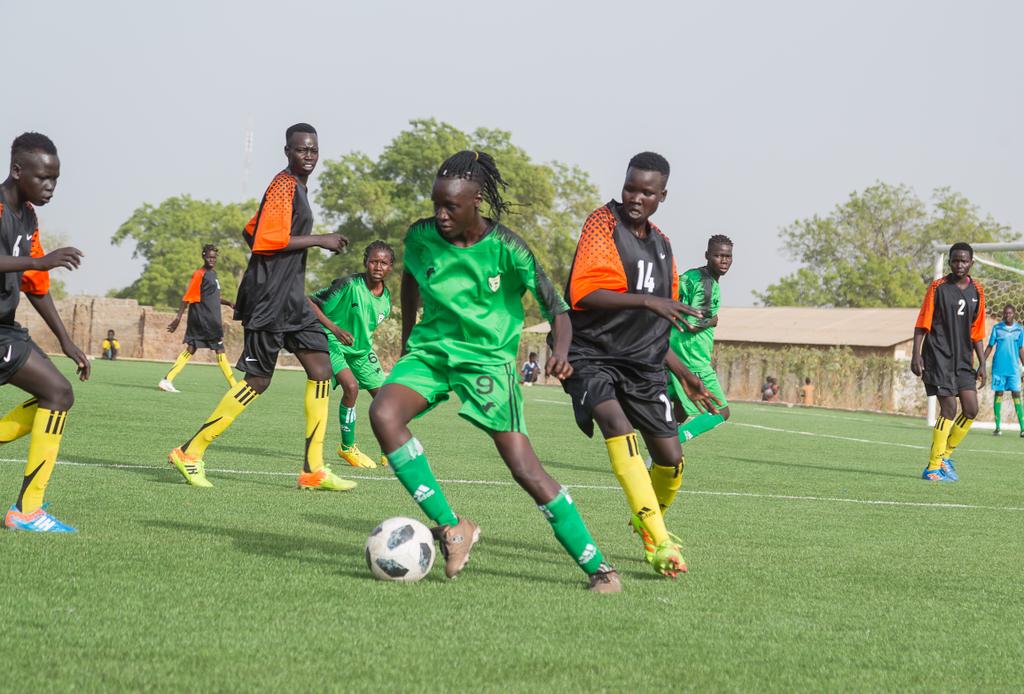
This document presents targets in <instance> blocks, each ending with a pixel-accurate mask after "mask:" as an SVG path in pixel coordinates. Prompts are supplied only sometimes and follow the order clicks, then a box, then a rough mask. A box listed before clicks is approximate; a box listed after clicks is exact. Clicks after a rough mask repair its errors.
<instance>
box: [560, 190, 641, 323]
mask: <svg viewBox="0 0 1024 694" xmlns="http://www.w3.org/2000/svg"><path fill="white" fill-rule="evenodd" d="M614 232H615V216H614V215H613V214H612V212H611V210H609V209H608V208H607V207H602V208H600V209H598V210H596V211H594V212H593V213H591V215H590V216H589V217H587V221H586V222H584V223H583V231H582V232H580V240H579V242H578V243H577V245H576V258H575V259H574V260H573V265H572V276H571V277H570V278H569V303H570V304H571V305H572V307H573V308H574V309H579V308H580V307H579V301H580V299H582V298H584V297H585V296H587V295H588V294H590V293H591V292H593V291H595V290H597V289H608V290H610V291H613V292H623V293H625V292H627V291H629V287H628V286H627V284H626V271H625V269H624V268H623V267H622V258H620V257H619V251H618V249H617V248H616V247H615V238H614Z"/></svg>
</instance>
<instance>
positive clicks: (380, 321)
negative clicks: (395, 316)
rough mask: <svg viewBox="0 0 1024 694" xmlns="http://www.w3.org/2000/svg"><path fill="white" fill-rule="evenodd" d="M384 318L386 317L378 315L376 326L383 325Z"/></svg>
mask: <svg viewBox="0 0 1024 694" xmlns="http://www.w3.org/2000/svg"><path fill="white" fill-rule="evenodd" d="M386 317H387V316H385V315H384V314H383V313H378V314H377V325H380V324H381V323H383V322H384V319H385V318H386Z"/></svg>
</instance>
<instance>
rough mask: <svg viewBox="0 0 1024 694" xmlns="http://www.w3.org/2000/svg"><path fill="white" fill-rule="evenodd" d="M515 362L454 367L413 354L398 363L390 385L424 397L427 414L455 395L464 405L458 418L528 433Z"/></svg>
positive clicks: (485, 426) (489, 428)
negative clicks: (404, 388) (452, 392)
mask: <svg viewBox="0 0 1024 694" xmlns="http://www.w3.org/2000/svg"><path fill="white" fill-rule="evenodd" d="M518 381H519V379H518V375H517V373H516V365H515V362H509V363H508V364H499V365H491V364H459V365H458V366H455V367H453V366H451V365H449V364H448V363H447V361H446V360H444V359H439V358H438V357H435V356H433V355H430V354H424V353H423V352H410V353H409V354H406V355H405V356H404V357H402V358H401V359H399V360H398V363H397V364H395V368H393V369H392V370H391V374H390V375H389V376H388V379H387V381H386V382H387V383H397V384H398V385H402V386H405V387H406V388H409V389H411V390H414V391H416V392H417V393H419V394H420V395H422V396H423V397H424V398H425V399H426V401H427V409H426V410H424V411H423V412H422V413H421V415H422V414H426V413H427V412H429V411H430V410H431V409H433V408H434V407H436V406H437V405H439V404H441V403H442V402H444V401H445V400H447V399H448V394H449V393H450V392H451V391H455V394H456V395H457V396H458V397H459V400H461V401H462V407H461V408H460V409H459V415H460V416H462V417H464V418H465V419H467V420H469V421H470V422H471V423H473V424H475V425H476V426H478V427H480V428H481V429H484V430H486V431H514V432H517V433H520V434H525V433H526V422H525V421H524V419H523V394H522V392H521V391H520V390H519V382H518Z"/></svg>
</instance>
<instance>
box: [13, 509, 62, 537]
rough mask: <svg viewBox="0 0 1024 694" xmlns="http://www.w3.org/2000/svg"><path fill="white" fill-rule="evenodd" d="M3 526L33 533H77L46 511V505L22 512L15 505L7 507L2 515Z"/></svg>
mask: <svg viewBox="0 0 1024 694" xmlns="http://www.w3.org/2000/svg"><path fill="white" fill-rule="evenodd" d="M4 527H5V528H7V529H9V530H28V531H29V532H33V533H77V532H78V531H77V530H76V529H74V528H72V527H71V526H70V525H65V524H64V523H61V522H60V521H59V520H57V519H56V518H54V517H53V516H51V515H50V514H49V513H47V512H46V506H43V507H42V508H37V509H36V510H35V511H33V512H32V513H22V512H21V511H19V510H18V507H17V506H11V507H10V508H9V509H7V515H6V516H4Z"/></svg>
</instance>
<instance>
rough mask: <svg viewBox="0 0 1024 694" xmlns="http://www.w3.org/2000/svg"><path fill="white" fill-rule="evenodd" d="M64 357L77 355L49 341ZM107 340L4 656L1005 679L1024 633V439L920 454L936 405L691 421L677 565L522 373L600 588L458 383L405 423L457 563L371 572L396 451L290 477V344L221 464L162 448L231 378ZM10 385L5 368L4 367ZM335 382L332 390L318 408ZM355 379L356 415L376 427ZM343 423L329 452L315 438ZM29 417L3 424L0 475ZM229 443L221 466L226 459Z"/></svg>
mask: <svg viewBox="0 0 1024 694" xmlns="http://www.w3.org/2000/svg"><path fill="white" fill-rule="evenodd" d="M57 362H58V363H59V364H60V366H61V368H62V369H64V370H65V372H66V373H67V372H69V371H70V369H68V368H67V367H68V360H66V359H63V358H58V359H57ZM166 368H167V365H166V364H154V363H142V362H138V363H132V362H120V363H109V362H96V364H95V367H94V375H93V380H92V381H90V382H89V383H86V384H76V395H77V403H76V405H75V407H74V409H73V410H72V412H71V415H70V416H69V418H68V422H67V428H66V431H65V437H64V445H63V448H62V450H61V456H60V457H61V461H62V462H64V463H66V464H61V465H59V466H58V467H57V469H56V471H55V473H54V477H53V479H52V481H51V484H50V489H49V492H48V495H47V499H48V501H50V502H51V503H52V504H53V510H54V512H55V514H56V515H57V516H58V517H59V518H61V519H62V520H65V521H67V522H69V523H71V524H73V525H75V526H77V527H78V528H79V530H80V532H79V534H78V535H76V536H37V535H30V534H27V533H13V532H4V533H0V554H2V557H3V560H2V562H0V572H2V576H3V586H4V589H3V596H2V598H0V606H2V614H3V617H4V629H5V637H4V639H3V643H4V645H3V662H4V664H5V666H4V670H5V672H4V678H5V681H7V682H8V683H17V687H18V688H19V689H28V688H35V689H44V688H45V689H48V690H51V691H68V690H72V689H77V690H85V691H112V690H140V691H141V690H146V691H185V690H201V691H256V690H260V691H268V690H278V691H424V692H441V691H474V692H478V691H533V692H535V691H601V690H607V691H652V690H663V691H664V690H669V689H695V690H713V691H721V690H733V691H751V690H774V691H792V690H805V691H823V690H833V691H835V690H873V691H876V690H964V689H972V690H1010V689H1016V688H1017V687H1019V686H1020V683H1021V662H1022V661H1024V658H1022V656H1024V645H1022V643H1024V642H1022V639H1021V636H1020V629H1021V624H1024V590H1022V588H1021V585H1022V578H1021V565H1022V558H1024V533H1022V530H1024V500H1022V499H1021V494H1020V490H1021V471H1022V470H1024V440H1021V439H1018V438H1017V437H1015V436H1013V435H1012V433H1013V432H1006V434H1005V435H1004V436H1003V437H1002V438H999V439H996V438H994V437H992V436H991V434H990V433H989V432H986V431H979V432H975V433H973V434H971V435H970V436H968V438H967V440H966V442H965V444H964V445H963V446H962V450H961V453H960V455H959V456H958V460H959V463H960V464H959V467H958V469H959V472H960V475H961V480H962V481H961V482H959V483H957V484H949V485H936V484H932V483H927V482H924V481H922V480H920V479H919V474H920V471H921V468H922V467H923V462H924V459H925V456H926V451H925V450H924V447H925V446H926V445H927V444H928V440H929V429H928V428H927V427H925V426H924V425H923V424H922V422H920V421H914V420H908V419H901V418H897V417H886V416H877V415H868V414H854V413H839V412H829V411H825V410H821V409H811V410H802V409H799V408H792V409H787V408H784V407H769V406H755V405H742V404H737V405H735V406H734V408H733V410H734V414H733V421H732V422H730V423H729V424H727V425H726V426H724V427H722V428H720V429H718V430H716V431H714V432H711V433H710V434H707V435H705V436H704V437H702V438H700V439H698V440H697V441H694V442H692V443H691V444H689V445H688V446H687V447H686V452H687V459H688V465H687V469H686V476H685V479H684V491H683V493H682V494H681V495H680V497H679V499H678V501H677V503H676V505H675V506H674V507H673V509H672V510H671V511H670V512H669V516H668V522H669V526H670V528H671V529H673V530H674V531H675V532H677V533H679V534H680V535H682V537H683V539H684V542H685V545H684V550H685V555H686V558H687V560H688V563H689V566H690V573H689V574H688V575H685V576H683V577H681V578H680V579H679V580H676V581H672V580H668V579H664V578H661V577H658V576H656V575H655V574H654V573H653V572H652V571H651V570H650V569H649V568H648V567H647V566H646V565H645V564H644V563H643V561H642V559H641V551H640V544H639V542H638V541H637V540H636V539H635V537H633V536H632V535H631V534H630V533H629V532H628V530H627V528H626V520H627V515H628V513H627V507H626V503H625V499H624V497H623V495H622V493H621V491H619V490H618V488H617V485H616V482H615V479H614V477H613V476H612V474H611V472H610V470H609V466H608V462H607V457H606V455H605V450H604V446H603V444H602V442H601V441H600V440H588V439H586V438H584V437H583V435H582V434H580V433H579V432H578V431H577V430H576V428H575V426H574V424H573V420H572V415H571V408H570V407H569V406H568V404H567V397H566V396H565V395H564V394H563V393H562V392H561V391H560V390H559V389H557V388H544V387H538V388H532V389H526V390H525V391H524V393H525V398H526V411H527V421H528V424H529V428H530V431H531V433H532V437H533V441H534V445H535V447H536V449H537V451H538V453H539V455H540V457H541V459H542V460H543V461H544V463H545V464H546V465H547V467H548V470H549V471H550V472H551V473H552V474H553V475H554V476H555V477H556V478H557V479H558V480H559V481H561V482H562V483H563V484H567V485H569V486H570V488H571V489H572V490H573V496H574V498H575V499H576V501H577V503H578V505H579V507H580V510H581V512H582V514H583V517H584V519H585V520H586V522H587V523H588V525H589V527H590V529H591V531H592V532H593V533H594V535H595V537H596V539H597V541H598V543H599V544H600V545H601V547H602V549H603V551H604V552H605V554H606V556H607V557H608V558H609V559H610V561H611V562H613V563H614V564H615V565H616V567H617V568H618V569H619V571H620V572H621V574H622V582H623V586H624V592H623V593H622V594H621V595H613V596H601V595H592V594H589V593H588V592H587V591H585V590H584V586H585V578H584V576H583V574H582V573H581V572H580V571H579V570H578V569H577V568H576V566H575V565H574V563H573V562H572V561H571V560H570V559H569V557H567V556H566V555H565V554H564V553H563V552H562V550H561V548H560V547H559V546H558V545H557V544H556V542H555V540H554V538H553V537H552V535H551V533H550V531H549V528H548V525H547V523H546V522H545V520H544V519H543V517H542V516H541V514H540V513H539V512H538V511H537V509H536V508H535V507H534V506H533V505H532V503H531V502H530V499H529V497H528V496H527V495H526V494H525V493H523V492H521V491H520V490H519V489H518V488H517V487H515V486H514V485H513V484H512V483H511V480H510V477H509V476H508V474H507V472H506V471H505V469H504V467H503V465H502V463H501V461H500V459H499V458H498V456H497V455H496V453H495V452H494V449H493V447H492V446H491V444H490V442H489V441H488V440H487V439H486V437H484V436H483V435H482V434H481V433H480V432H478V431H477V430H476V429H474V428H473V427H471V426H470V425H469V424H467V423H465V422H463V421H462V420H460V419H459V418H458V417H457V416H456V407H455V406H452V405H451V404H447V405H445V406H443V407H441V408H439V409H438V410H437V411H436V412H434V413H431V414H430V415H428V416H427V417H426V418H424V419H422V420H420V421H418V422H416V423H415V424H414V431H415V432H416V434H417V435H418V436H419V438H420V439H421V441H422V442H423V444H424V446H425V447H426V450H427V453H428V455H429V457H430V460H431V462H432V464H433V466H434V469H435V471H436V473H437V475H438V477H440V478H441V479H443V480H449V482H448V483H447V484H445V485H444V487H445V490H446V492H447V494H448V495H449V497H450V499H451V501H452V503H453V506H454V507H455V509H456V511H457V512H460V513H464V514H466V515H468V516H470V517H472V518H474V519H476V520H477V521H479V522H480V524H481V526H482V529H483V536H482V539H481V541H480V544H479V545H478V546H477V549H476V550H475V551H474V553H473V558H472V560H471V561H470V563H469V565H468V567H467V568H466V569H465V571H464V572H463V574H462V576H460V577H459V578H458V579H457V580H455V581H446V580H445V579H444V574H443V572H442V571H441V570H440V567H439V566H435V568H434V570H433V571H432V572H431V574H430V575H429V576H428V577H427V578H426V579H425V580H423V581H421V582H419V583H416V584H412V585H401V584H390V583H382V582H378V581H375V580H373V579H372V578H371V577H370V573H369V571H368V570H367V568H366V566H365V564H364V561H363V551H362V550H363V543H364V541H365V538H366V536H367V534H368V533H369V531H370V530H371V529H372V528H373V527H374V525H375V524H376V523H377V522H379V521H380V520H382V519H384V518H387V517H390V516H396V515H408V516H413V517H420V516H419V513H418V509H417V508H416V506H415V505H414V504H413V502H412V500H411V499H410V498H409V497H408V496H407V494H406V493H405V492H404V491H403V490H402V489H401V487H400V486H399V485H398V483H397V482H396V481H395V480H394V479H393V476H392V475H391V473H390V471H389V470H386V469H384V470H366V471H357V470H353V469H351V468H347V467H346V468H342V467H341V465H340V464H336V465H335V469H336V470H338V471H340V472H341V473H342V474H343V475H345V476H347V477H351V478H355V479H358V480H359V481H360V485H359V488H358V489H357V490H355V491H354V492H351V493H343V494H342V493H336V494H330V493H302V492H299V491H297V490H296V489H295V474H296V472H297V470H298V467H299V464H300V461H301V457H300V456H301V450H302V428H303V421H302V388H303V382H304V379H303V376H302V374H301V373H296V372H279V373H278V374H277V376H275V379H274V384H273V385H272V387H271V389H270V390H269V391H268V393H267V394H266V395H264V396H263V397H262V398H260V399H259V400H257V401H256V403H255V404H254V405H253V406H252V407H251V408H250V409H249V411H248V412H247V413H246V414H245V415H243V417H242V418H241V419H240V420H239V421H238V422H236V423H235V425H234V426H233V427H232V428H231V429H230V430H229V431H228V432H227V433H226V434H224V435H223V436H222V437H221V438H220V439H219V440H218V441H217V442H216V443H215V444H214V445H213V446H212V447H211V449H210V450H209V452H208V454H207V466H208V469H209V476H210V479H211V480H212V481H213V483H214V484H215V485H216V487H215V488H214V489H211V490H201V489H193V488H190V487H188V486H186V485H185V484H184V483H183V482H182V480H181V479H180V478H179V477H178V474H177V473H176V472H175V471H173V470H172V469H171V468H170V467H168V466H167V464H166V454H167V451H168V450H169V449H170V448H172V447H173V446H175V445H178V444H180V443H181V441H182V440H183V439H184V438H186V437H187V436H188V435H190V434H191V433H192V432H193V431H194V430H195V428H196V427H197V426H198V425H199V424H200V423H201V422H202V420H203V418H204V417H205V416H206V415H207V414H208V413H209V411H210V410H211V409H212V407H213V406H214V404H215V403H216V402H217V400H218V399H219V398H220V397H221V395H222V393H223V391H224V382H223V379H222V378H221V375H220V373H219V372H218V371H217V370H216V369H215V368H210V367H205V366H198V365H191V366H189V367H188V368H186V369H185V371H184V372H183V374H182V375H181V376H180V377H179V379H178V380H177V381H176V385H177V386H178V387H179V388H181V389H182V391H183V393H181V394H180V395H174V394H167V393H162V392H159V391H158V390H157V389H156V387H155V386H156V383H157V381H158V380H159V378H160V377H161V376H162V375H163V373H164V372H165V370H166ZM0 392H2V401H3V402H2V403H0V404H2V405H3V406H4V407H5V408H6V407H10V406H12V405H14V404H16V403H17V402H20V399H21V398H22V397H23V395H22V394H21V393H20V391H18V390H16V389H15V388H14V387H11V386H8V387H6V388H3V389H2V391H0ZM337 398H338V394H337V393H335V394H334V396H333V398H332V403H331V407H332V414H331V421H332V423H333V422H335V421H336V410H334V408H335V407H336V404H337ZM366 406H367V401H366V400H360V405H359V416H360V423H359V426H360V433H359V436H360V442H361V443H362V444H363V446H364V448H365V449H367V451H368V452H369V453H370V454H371V455H376V453H377V447H376V445H375V443H374V442H373V440H372V436H371V433H370V429H369V425H368V422H367V419H366ZM337 437H338V434H337V431H336V430H334V429H333V427H332V430H331V433H330V435H329V436H328V441H327V451H326V452H327V453H328V455H329V456H331V457H333V450H334V446H335V445H336V443H337ZM26 449H27V438H26V439H23V440H22V441H19V442H16V443H14V444H10V445H8V446H6V447H5V448H4V449H3V450H2V451H0V457H2V458H3V460H4V464H3V466H2V468H0V469H2V470H3V478H2V479H3V484H4V487H5V488H6V489H7V497H8V499H9V500H13V498H14V496H15V494H16V491H17V488H18V485H19V483H20V480H21V472H22V466H23V461H24V456H25V454H26ZM228 471H230V472H228Z"/></svg>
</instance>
